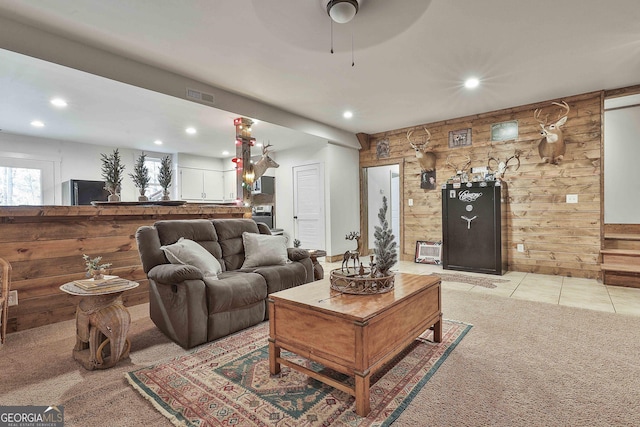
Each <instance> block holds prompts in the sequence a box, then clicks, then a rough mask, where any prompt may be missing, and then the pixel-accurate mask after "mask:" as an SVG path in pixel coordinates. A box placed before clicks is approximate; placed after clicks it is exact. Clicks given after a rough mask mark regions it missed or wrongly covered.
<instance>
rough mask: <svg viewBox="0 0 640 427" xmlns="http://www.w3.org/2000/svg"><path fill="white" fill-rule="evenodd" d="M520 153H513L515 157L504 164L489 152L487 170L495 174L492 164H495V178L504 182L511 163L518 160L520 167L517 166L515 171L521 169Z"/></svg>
mask: <svg viewBox="0 0 640 427" xmlns="http://www.w3.org/2000/svg"><path fill="white" fill-rule="evenodd" d="M520 154H521V153H520V151H518V150H516V151H515V152H514V153H513V156H511V157H509V158H507V159H506V160H505V161H504V162H503V161H500V159H496V158H495V157H492V156H491V152H489V156H488V157H489V160H487V169H488V170H489V171H491V172H493V168H492V167H491V164H492V162H494V163H495V166H496V170H495V177H496V179H497V180H498V181H502V180H504V176H505V174H506V172H507V169H508V168H509V162H510V161H511V160H513V159H516V161H517V162H518V166H516V169H515V170H518V169H520Z"/></svg>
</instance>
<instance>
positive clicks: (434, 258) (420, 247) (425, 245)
mask: <svg viewBox="0 0 640 427" xmlns="http://www.w3.org/2000/svg"><path fill="white" fill-rule="evenodd" d="M416 262H419V263H421V264H438V265H439V264H441V263H442V242H421V241H418V242H416Z"/></svg>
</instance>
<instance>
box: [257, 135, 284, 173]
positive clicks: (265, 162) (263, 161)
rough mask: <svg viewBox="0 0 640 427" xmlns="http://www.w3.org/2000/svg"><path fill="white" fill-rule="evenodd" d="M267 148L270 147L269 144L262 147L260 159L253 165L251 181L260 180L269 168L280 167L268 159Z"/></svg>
mask: <svg viewBox="0 0 640 427" xmlns="http://www.w3.org/2000/svg"><path fill="white" fill-rule="evenodd" d="M269 147H271V144H267V145H265V146H264V147H262V157H261V158H260V160H258V161H257V162H256V163H255V164H254V165H253V174H254V175H253V176H254V178H253V179H258V178H260V177H261V176H262V175H264V173H265V172H266V171H267V169H269V168H278V167H280V165H279V164H277V163H276V162H275V161H274V160H273V159H272V158H271V157H269Z"/></svg>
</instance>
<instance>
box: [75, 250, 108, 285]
mask: <svg viewBox="0 0 640 427" xmlns="http://www.w3.org/2000/svg"><path fill="white" fill-rule="evenodd" d="M82 259H83V260H84V263H85V266H86V267H85V268H86V270H87V277H90V278H93V279H94V280H102V279H103V278H104V273H105V270H106V269H107V268H109V267H111V263H108V264H100V261H102V257H101V256H98V257H95V258H91V257H90V256H89V255H85V254H83V255H82Z"/></svg>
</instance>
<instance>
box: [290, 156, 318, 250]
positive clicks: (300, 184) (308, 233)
mask: <svg viewBox="0 0 640 427" xmlns="http://www.w3.org/2000/svg"><path fill="white" fill-rule="evenodd" d="M293 215H294V216H293V219H294V238H295V239H298V240H300V243H301V245H302V246H301V247H302V248H305V249H323V250H324V249H326V248H325V233H324V167H323V165H322V164H321V163H313V164H310V165H304V166H295V167H294V168H293Z"/></svg>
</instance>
